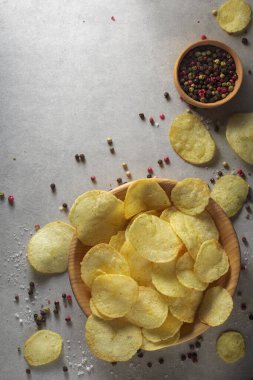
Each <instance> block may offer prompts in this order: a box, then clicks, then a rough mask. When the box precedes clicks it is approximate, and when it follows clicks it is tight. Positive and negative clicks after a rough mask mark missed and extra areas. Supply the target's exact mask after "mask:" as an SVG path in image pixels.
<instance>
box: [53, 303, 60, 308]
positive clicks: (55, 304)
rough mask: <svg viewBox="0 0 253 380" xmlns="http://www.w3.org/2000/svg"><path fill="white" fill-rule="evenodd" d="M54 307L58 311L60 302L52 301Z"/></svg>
mask: <svg viewBox="0 0 253 380" xmlns="http://www.w3.org/2000/svg"><path fill="white" fill-rule="evenodd" d="M54 306H55V307H56V309H59V307H60V302H59V301H54Z"/></svg>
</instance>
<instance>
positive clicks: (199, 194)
mask: <svg viewBox="0 0 253 380" xmlns="http://www.w3.org/2000/svg"><path fill="white" fill-rule="evenodd" d="M209 197H210V190H209V187H208V185H207V183H206V182H205V181H203V180H202V179H200V178H185V179H183V180H182V181H179V182H178V183H177V184H176V186H175V187H173V189H172V191H171V200H172V203H173V204H174V206H176V208H177V209H178V210H180V211H182V212H183V213H185V214H188V215H198V214H200V213H201V212H202V211H204V209H205V208H206V206H207V205H208V201H209Z"/></svg>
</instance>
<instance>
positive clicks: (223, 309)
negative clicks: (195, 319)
mask: <svg viewBox="0 0 253 380" xmlns="http://www.w3.org/2000/svg"><path fill="white" fill-rule="evenodd" d="M232 310H233V300H232V297H231V295H230V294H229V293H228V291H227V290H226V289H224V288H222V287H221V286H215V287H213V288H210V289H208V290H207V291H206V293H205V296H204V299H203V302H202V304H201V306H200V309H199V319H200V320H201V322H203V323H206V324H207V325H209V326H219V325H222V323H224V322H225V321H226V320H227V319H228V317H229V315H230V314H231V312H232Z"/></svg>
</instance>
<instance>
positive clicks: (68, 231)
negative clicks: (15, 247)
mask: <svg viewBox="0 0 253 380" xmlns="http://www.w3.org/2000/svg"><path fill="white" fill-rule="evenodd" d="M74 233H75V229H74V228H73V227H72V226H70V225H69V224H66V223H63V222H61V221H56V222H51V223H48V224H46V225H45V226H44V227H42V228H41V229H40V230H39V231H37V232H36V234H35V235H33V237H32V238H31V239H30V241H29V243H28V247H27V259H28V262H29V264H30V265H31V266H32V267H33V268H34V269H35V270H36V271H38V272H40V273H48V274H51V273H62V272H65V271H66V270H67V267H68V253H69V247H70V243H71V240H72V238H73V236H74Z"/></svg>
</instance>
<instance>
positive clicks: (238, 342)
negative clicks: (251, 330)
mask: <svg viewBox="0 0 253 380" xmlns="http://www.w3.org/2000/svg"><path fill="white" fill-rule="evenodd" d="M216 352H217V354H218V355H219V357H220V358H221V359H222V360H224V362H226V363H234V362H237V361H238V360H240V359H241V358H243V357H244V355H245V343H244V338H243V336H242V334H240V333H239V332H237V331H226V332H224V333H222V334H221V335H220V337H219V338H218V340H217V342H216Z"/></svg>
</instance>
